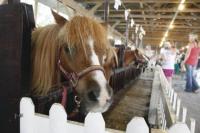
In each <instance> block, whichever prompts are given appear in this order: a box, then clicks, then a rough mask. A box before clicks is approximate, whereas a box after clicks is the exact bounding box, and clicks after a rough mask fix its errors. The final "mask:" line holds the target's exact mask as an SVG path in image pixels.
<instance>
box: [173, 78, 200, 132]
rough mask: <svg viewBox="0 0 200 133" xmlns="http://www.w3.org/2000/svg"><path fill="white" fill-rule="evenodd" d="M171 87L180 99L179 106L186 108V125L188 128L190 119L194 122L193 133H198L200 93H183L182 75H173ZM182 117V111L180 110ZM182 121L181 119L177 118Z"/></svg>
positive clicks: (199, 128)
mask: <svg viewBox="0 0 200 133" xmlns="http://www.w3.org/2000/svg"><path fill="white" fill-rule="evenodd" d="M172 86H173V88H174V89H175V91H176V92H177V93H178V97H180V99H181V106H182V107H183V106H185V107H187V110H188V113H187V122H186V123H187V125H188V127H189V128H190V118H194V119H195V120H196V129H195V133H200V93H198V94H196V93H188V92H185V91H184V89H185V78H184V74H180V75H175V76H174V78H173V81H172ZM180 113H181V115H180V116H182V110H181V112H180ZM179 120H180V121H181V120H182V117H180V118H179Z"/></svg>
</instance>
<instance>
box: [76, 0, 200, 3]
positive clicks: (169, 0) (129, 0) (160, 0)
mask: <svg viewBox="0 0 200 133" xmlns="http://www.w3.org/2000/svg"><path fill="white" fill-rule="evenodd" d="M79 1H83V0H79ZM99 1H101V0H84V2H87V3H97V2H99ZM110 2H111V3H114V2H115V1H114V0H110ZM139 2H142V3H161V4H162V3H163V4H164V3H180V0H123V3H139ZM193 2H194V3H195V2H199V0H186V1H185V3H193Z"/></svg>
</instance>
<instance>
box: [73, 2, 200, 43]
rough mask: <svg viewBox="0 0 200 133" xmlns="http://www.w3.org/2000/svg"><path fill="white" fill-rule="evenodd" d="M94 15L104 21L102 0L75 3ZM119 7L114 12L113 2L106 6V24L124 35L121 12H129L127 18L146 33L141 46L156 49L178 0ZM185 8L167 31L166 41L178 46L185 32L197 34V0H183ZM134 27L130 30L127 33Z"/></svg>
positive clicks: (199, 12) (199, 6)
mask: <svg viewBox="0 0 200 133" xmlns="http://www.w3.org/2000/svg"><path fill="white" fill-rule="evenodd" d="M75 1H76V2H78V3H80V4H81V5H83V6H84V7H85V8H86V9H88V10H93V11H94V14H95V15H96V16H99V17H100V18H102V19H104V0H75ZM121 1H122V6H120V7H119V10H118V11H117V10H116V9H114V2H115V0H110V3H109V18H108V19H109V21H108V23H109V24H110V25H111V26H112V27H114V28H115V29H116V30H117V31H119V32H120V33H121V34H125V31H126V21H125V19H124V10H125V9H131V18H133V19H134V21H135V23H136V24H140V25H142V26H143V28H144V30H145V31H146V35H145V37H144V44H150V45H152V46H159V44H160V42H161V40H162V37H163V36H164V34H165V31H166V30H167V28H168V27H169V24H170V22H171V20H172V19H173V17H174V14H175V12H176V11H177V8H178V5H179V3H180V0H121ZM184 5H185V9H184V10H183V11H180V12H179V13H178V15H177V17H176V19H175V22H174V28H173V29H171V30H169V34H168V37H167V38H166V39H167V40H170V41H175V42H176V43H177V44H178V46H183V45H186V44H187V39H188V33H189V32H192V31H195V32H198V33H200V0H186V1H185V3H184ZM132 31H134V28H130V33H129V35H131V32H132Z"/></svg>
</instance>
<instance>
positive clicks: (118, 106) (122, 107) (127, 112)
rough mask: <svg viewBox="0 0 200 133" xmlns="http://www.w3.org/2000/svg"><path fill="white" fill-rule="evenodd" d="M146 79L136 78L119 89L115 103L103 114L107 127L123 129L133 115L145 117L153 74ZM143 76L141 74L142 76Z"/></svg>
mask: <svg viewBox="0 0 200 133" xmlns="http://www.w3.org/2000/svg"><path fill="white" fill-rule="evenodd" d="M150 75H151V77H149V78H148V79H141V78H140V79H137V80H136V81H133V82H132V83H131V84H130V85H129V87H127V88H125V89H122V90H120V91H119V92H118V93H117V94H116V95H115V96H114V101H115V103H114V104H113V106H112V107H111V108H110V110H109V111H108V112H106V113H105V114H104V119H105V122H106V127H107V128H112V129H117V130H123V131H125V129H126V125H127V124H128V122H129V121H130V120H131V119H132V118H133V117H135V116H138V117H144V118H147V115H148V108H149V104H150V103H149V102H150V94H151V88H152V80H149V79H152V77H153V74H150ZM142 77H143V76H142Z"/></svg>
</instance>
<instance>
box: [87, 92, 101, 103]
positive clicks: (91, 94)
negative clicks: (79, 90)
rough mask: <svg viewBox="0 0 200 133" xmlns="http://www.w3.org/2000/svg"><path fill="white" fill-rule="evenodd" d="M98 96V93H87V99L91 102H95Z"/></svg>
mask: <svg viewBox="0 0 200 133" xmlns="http://www.w3.org/2000/svg"><path fill="white" fill-rule="evenodd" d="M98 96H99V93H98V91H90V92H89V93H88V98H89V99H90V100H91V101H97V97H98Z"/></svg>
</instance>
